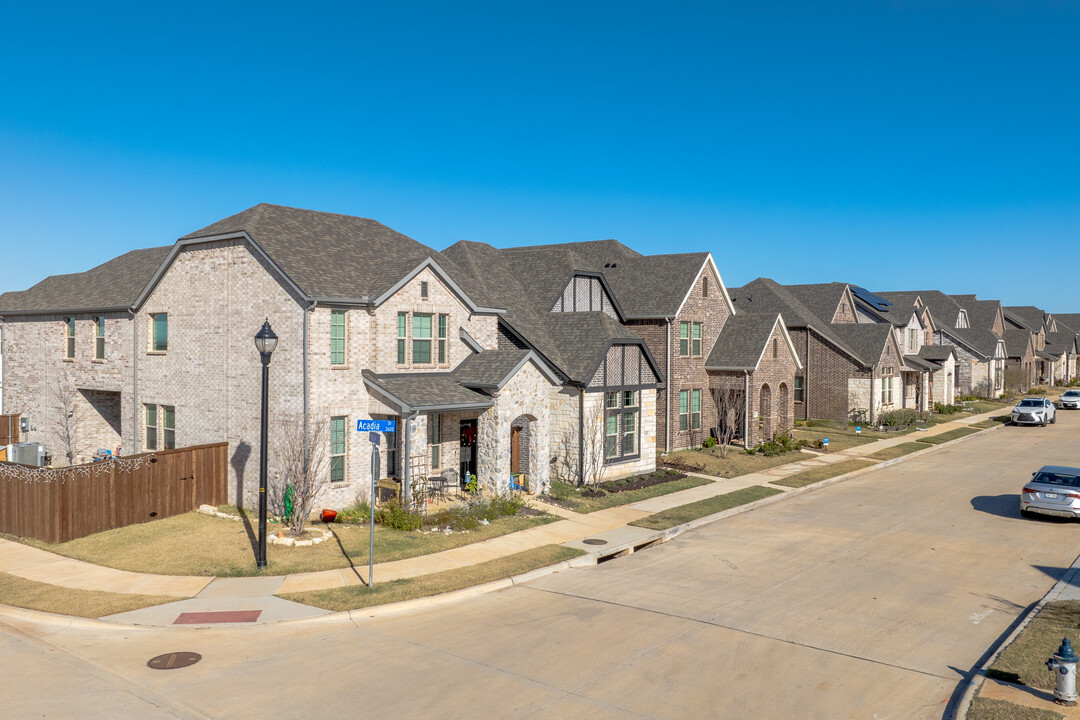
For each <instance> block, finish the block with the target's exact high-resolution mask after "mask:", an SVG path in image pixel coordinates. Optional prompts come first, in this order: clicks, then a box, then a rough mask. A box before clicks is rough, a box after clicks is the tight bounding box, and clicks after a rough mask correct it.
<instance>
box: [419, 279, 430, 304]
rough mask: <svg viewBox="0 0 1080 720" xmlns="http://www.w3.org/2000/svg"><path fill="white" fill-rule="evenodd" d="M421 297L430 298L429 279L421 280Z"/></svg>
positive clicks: (423, 298)
mask: <svg viewBox="0 0 1080 720" xmlns="http://www.w3.org/2000/svg"><path fill="white" fill-rule="evenodd" d="M420 299H421V300H427V299H428V292H427V280H421V281H420Z"/></svg>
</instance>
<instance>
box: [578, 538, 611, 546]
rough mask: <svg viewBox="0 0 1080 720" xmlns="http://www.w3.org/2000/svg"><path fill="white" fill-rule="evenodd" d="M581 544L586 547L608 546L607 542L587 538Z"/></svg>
mask: <svg viewBox="0 0 1080 720" xmlns="http://www.w3.org/2000/svg"><path fill="white" fill-rule="evenodd" d="M581 542H583V543H585V544H586V545H607V540H601V539H600V538H585V539H584V540H582V541H581Z"/></svg>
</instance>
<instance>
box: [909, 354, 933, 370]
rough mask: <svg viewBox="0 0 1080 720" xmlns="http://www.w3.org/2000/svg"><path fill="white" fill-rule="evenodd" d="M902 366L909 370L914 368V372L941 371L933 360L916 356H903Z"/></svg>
mask: <svg viewBox="0 0 1080 720" xmlns="http://www.w3.org/2000/svg"><path fill="white" fill-rule="evenodd" d="M904 365H907V366H908V367H910V368H914V369H915V370H930V371H933V370H940V369H941V364H940V363H938V362H936V361H934V360H930V359H929V358H923V357H919V356H918V355H905V356H904Z"/></svg>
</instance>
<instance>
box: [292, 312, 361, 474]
mask: <svg viewBox="0 0 1080 720" xmlns="http://www.w3.org/2000/svg"><path fill="white" fill-rule="evenodd" d="M318 304H319V301H318V300H312V301H311V305H309V306H308V307H307V308H306V309H305V310H304V331H303V338H302V340H301V342H303V348H302V352H303V355H304V357H303V362H302V366H303V371H302V372H303V375H304V469H305V471H306V470H307V466H308V458H310V457H311V449H310V448H309V447H308V441H309V439H310V436H309V433H310V430H309V429H308V313H310V312H311V311H312V310H314V309H315V306H316V305H318ZM348 337H349V335H348V333H346V334H345V338H346V342H347V341H348Z"/></svg>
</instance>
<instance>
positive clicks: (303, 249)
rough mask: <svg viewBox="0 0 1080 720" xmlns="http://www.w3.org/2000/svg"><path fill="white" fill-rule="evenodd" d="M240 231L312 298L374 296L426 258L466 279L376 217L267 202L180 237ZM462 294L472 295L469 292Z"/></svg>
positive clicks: (444, 260)
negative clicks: (354, 215)
mask: <svg viewBox="0 0 1080 720" xmlns="http://www.w3.org/2000/svg"><path fill="white" fill-rule="evenodd" d="M241 232H245V233H247V234H248V236H250V237H251V239H252V240H254V241H255V242H256V243H257V244H258V245H259V247H261V248H262V249H263V250H264V251H265V252H266V254H267V255H268V256H270V259H271V260H273V261H274V263H275V264H276V265H277V266H278V267H280V268H281V270H282V271H283V272H284V273H285V274H286V275H288V276H289V279H291V280H292V281H293V282H294V283H296V285H297V287H299V288H300V290H301V291H302V292H303V293H305V294H306V295H307V296H308V297H311V298H327V299H330V298H333V299H354V300H361V299H364V298H368V299H370V300H374V299H376V298H378V297H379V296H381V295H382V294H383V293H385V292H386V291H388V290H390V289H391V288H392V287H394V285H395V284H396V283H398V282H399V281H401V280H402V278H404V277H406V276H407V275H408V274H409V273H410V272H411V271H412V270H414V269H415V268H416V267H418V266H419V265H420V264H421V263H422V262H424V261H425V260H426V259H427V258H432V259H433V260H434V261H435V262H436V263H438V264H439V266H440V267H442V268H443V270H445V271H446V272H447V274H449V275H450V277H451V279H452V280H453V281H454V282H455V283H457V284H458V285H459V286H461V285H462V280H463V279H464V278H463V275H462V273H461V272H460V270H459V269H458V268H457V267H456V266H455V265H454V263H453V262H452V261H450V260H449V259H447V258H445V257H444V256H443V255H442V254H441V253H439V252H437V251H435V250H434V249H432V248H430V247H428V246H427V245H424V244H423V243H420V242H417V241H416V240H413V239H412V238H410V237H408V236H406V235H402V234H401V233H399V232H397V231H396V230H391V229H390V228H388V227H386V226H385V225H383V224H382V223H379V222H376V221H375V220H369V219H368V218H361V217H353V216H351V215H338V214H336V213H327V212H318V211H315V210H302V209H299V208H291V207H284V206H281V205H270V204H267V203H260V204H258V205H256V206H254V207H251V208H248V209H247V210H244V211H243V212H240V213H237V214H236V215H232V216H230V217H227V218H225V219H223V220H219V221H217V222H215V223H213V224H212V225H207V226H206V227H204V228H202V229H201V230H196V231H195V232H192V233H188V234H187V235H185V236H184V237H183V238H181V240H194V239H199V238H207V237H217V236H222V235H233V234H239V233H241ZM465 292H466V293H467V294H468V295H469V298H470V299H473V298H472V295H471V293H469V291H468V290H466V291H465ZM480 304H482V303H480Z"/></svg>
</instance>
